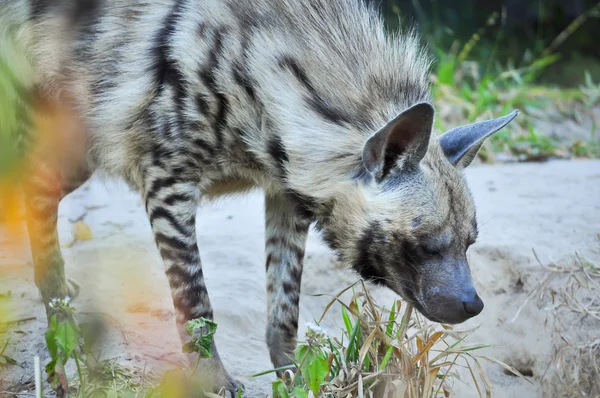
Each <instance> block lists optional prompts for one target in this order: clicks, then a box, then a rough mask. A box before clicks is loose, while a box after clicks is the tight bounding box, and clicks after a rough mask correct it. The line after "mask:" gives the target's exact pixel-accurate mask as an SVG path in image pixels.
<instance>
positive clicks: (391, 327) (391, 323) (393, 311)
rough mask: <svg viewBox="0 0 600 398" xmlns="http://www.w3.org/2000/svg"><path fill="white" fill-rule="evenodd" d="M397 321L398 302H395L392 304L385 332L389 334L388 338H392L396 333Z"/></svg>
mask: <svg viewBox="0 0 600 398" xmlns="http://www.w3.org/2000/svg"><path fill="white" fill-rule="evenodd" d="M395 320H396V301H394V304H392V309H391V310H390V318H389V320H388V325H387V328H386V330H385V334H387V335H388V337H392V333H393V332H394V321H395Z"/></svg>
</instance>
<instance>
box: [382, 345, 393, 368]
mask: <svg viewBox="0 0 600 398" xmlns="http://www.w3.org/2000/svg"><path fill="white" fill-rule="evenodd" d="M393 352H394V347H393V346H389V347H388V349H387V351H386V353H385V356H384V357H383V360H382V361H381V365H379V369H380V370H385V367H386V366H387V363H388V361H389V360H390V358H391V356H392V353H393Z"/></svg>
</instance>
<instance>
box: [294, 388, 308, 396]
mask: <svg viewBox="0 0 600 398" xmlns="http://www.w3.org/2000/svg"><path fill="white" fill-rule="evenodd" d="M293 395H294V397H296V398H308V393H307V392H306V390H304V389H303V388H302V387H296V388H295V389H294V394H293Z"/></svg>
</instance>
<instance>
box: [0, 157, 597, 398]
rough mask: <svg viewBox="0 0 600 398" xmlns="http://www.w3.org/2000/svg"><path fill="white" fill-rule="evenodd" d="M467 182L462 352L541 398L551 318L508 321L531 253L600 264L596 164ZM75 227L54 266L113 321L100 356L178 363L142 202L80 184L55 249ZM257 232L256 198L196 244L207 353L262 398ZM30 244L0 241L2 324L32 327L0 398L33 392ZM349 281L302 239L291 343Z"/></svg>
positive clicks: (315, 244) (83, 301)
mask: <svg viewBox="0 0 600 398" xmlns="http://www.w3.org/2000/svg"><path fill="white" fill-rule="evenodd" d="M467 175H468V179H469V181H470V185H471V188H472V190H473V193H474V196H475V201H476V203H477V206H478V218H479V222H480V227H481V234H480V239H479V241H478V243H477V244H476V245H475V246H473V248H472V249H471V251H470V260H471V268H472V272H473V275H474V279H475V282H476V285H477V287H478V290H479V294H480V295H481V296H482V298H483V299H484V301H485V304H486V307H485V310H484V312H483V313H482V314H481V315H480V316H479V317H477V318H475V319H472V320H470V321H469V322H468V323H466V324H464V325H461V326H460V328H465V329H466V328H469V327H473V326H477V325H481V327H480V328H479V329H478V330H477V331H476V332H474V333H473V334H472V335H471V336H469V338H468V341H469V342H471V343H475V342H482V343H490V344H494V345H495V346H496V347H493V348H490V349H488V350H487V354H489V355H491V356H495V357H496V358H498V359H501V360H503V361H506V362H507V363H509V364H511V365H514V366H516V367H518V368H519V369H520V370H523V371H530V372H531V373H532V374H533V377H530V380H531V381H532V383H528V382H526V381H524V380H521V379H518V378H516V377H513V376H508V375H506V374H505V373H504V372H503V371H502V369H501V368H499V367H497V366H488V367H487V370H488V374H489V377H490V380H491V381H492V383H493V385H494V395H495V396H497V397H513V396H520V397H541V396H543V393H542V389H541V387H540V380H541V378H542V377H543V376H544V372H546V371H547V369H548V366H549V365H551V363H552V358H551V339H550V336H549V332H548V330H547V329H546V328H545V326H544V322H545V320H546V315H547V312H546V311H544V309H543V308H541V306H540V305H538V304H536V303H534V302H532V303H529V304H528V305H527V306H525V307H524V309H523V311H522V312H521V314H520V316H519V317H518V318H517V319H516V320H515V321H514V322H512V323H511V322H510V320H511V319H512V318H513V317H514V315H515V313H516V311H517V310H518V308H519V307H520V306H521V304H522V303H523V302H524V301H525V299H526V297H527V296H528V294H529V292H530V291H532V289H534V288H535V287H536V286H537V284H538V282H539V279H540V275H541V273H540V266H539V265H538V263H537V260H535V258H534V255H533V252H532V249H535V251H536V252H537V254H538V256H539V258H540V260H541V261H542V262H550V261H555V262H560V261H570V259H571V258H572V256H573V254H574V253H575V252H576V251H577V252H578V253H580V254H581V255H582V256H585V257H587V258H589V259H590V260H593V261H596V262H598V260H600V235H599V234H600V161H552V162H549V163H545V164H513V165H495V166H479V165H478V166H473V167H471V168H470V169H469V170H468V173H467ZM81 217H83V220H84V221H85V222H86V223H87V224H88V225H89V226H90V227H91V230H92V233H93V236H94V238H93V239H92V240H89V241H85V242H77V243H75V244H74V245H73V246H72V247H70V248H64V249H63V253H64V257H65V260H66V264H67V272H68V274H69V276H71V277H73V278H74V279H76V280H77V281H78V282H80V284H81V287H82V292H81V295H80V297H79V298H78V299H77V300H76V306H77V307H78V308H81V309H82V310H85V309H86V308H88V309H89V308H90V306H91V305H92V303H93V304H95V306H96V308H102V311H104V312H106V313H110V314H111V315H112V317H114V319H115V320H114V322H113V323H112V325H111V327H112V330H113V332H112V333H111V335H110V339H109V341H108V342H107V343H105V344H104V345H103V352H104V357H105V358H116V359H117V360H118V362H119V363H122V364H124V365H125V366H129V367H132V368H134V369H136V370H137V372H138V373H139V372H143V371H145V372H149V371H150V370H152V369H155V370H156V371H158V369H159V368H161V367H162V366H165V365H170V364H175V363H177V361H178V360H180V359H181V355H180V354H178V353H179V352H180V348H179V342H178V337H177V335H176V332H175V328H174V319H173V313H172V305H171V301H170V295H169V290H168V285H167V281H166V278H165V276H164V273H163V270H162V264H161V261H160V259H159V255H158V252H157V250H156V248H155V246H154V244H153V240H152V235H151V231H150V226H149V223H148V221H147V219H146V216H145V213H144V210H143V208H142V206H141V203H140V201H139V198H138V196H137V195H135V194H133V193H131V192H129V191H128V190H127V189H126V188H125V187H123V186H121V185H118V184H113V183H109V184H105V183H101V182H99V181H98V180H96V179H93V180H92V181H90V182H88V184H86V185H85V186H84V187H82V188H81V189H80V190H78V191H76V192H75V193H73V194H72V195H71V196H69V197H68V198H67V199H65V200H64V201H63V203H62V204H61V208H60V220H59V233H60V236H61V242H62V243H63V244H65V245H68V244H69V243H70V242H71V240H72V234H71V225H72V221H73V220H76V219H79V218H81ZM0 228H1V225H0ZM263 232H264V226H263V199H262V196H261V194H260V193H258V192H257V193H254V194H251V195H248V196H244V197H238V198H230V199H223V200H220V201H218V202H214V203H210V204H206V205H205V206H203V208H202V209H201V210H200V214H199V217H198V240H199V246H200V252H201V255H202V260H203V264H204V269H205V275H206V279H207V285H208V288H209V292H210V296H211V300H212V302H213V306H214V310H215V316H216V321H217V322H218V324H219V329H218V332H217V344H218V347H219V349H220V353H221V356H222V357H223V358H224V362H225V364H226V366H227V367H228V369H229V370H230V372H231V373H232V374H233V375H235V376H236V377H238V378H240V379H242V380H243V382H244V384H245V385H246V393H247V396H249V397H257V396H259V397H264V396H265V395H266V394H268V392H269V390H270V381H271V380H272V376H264V377H261V378H257V379H246V378H245V377H246V376H248V375H249V374H252V373H255V372H259V371H263V370H267V369H270V367H271V364H270V361H269V356H268V352H267V348H266V344H265V342H264V337H263V336H264V327H265V319H266V315H265V275H264V260H265V259H264V254H263V247H264V241H263ZM26 241H27V237H26V231H25V228H24V227H23V228H22V229H21V230H18V231H11V232H10V234H9V233H8V231H7V230H6V229H0V276H1V278H0V313H4V314H5V313H6V310H7V309H8V310H9V317H10V318H11V319H9V320H16V319H23V318H30V317H34V318H35V319H34V320H29V321H26V322H23V323H20V324H17V325H16V326H15V327H14V328H13V329H12V331H11V332H9V335H10V336H11V338H12V341H13V344H11V346H10V347H9V349H8V352H7V353H8V354H9V355H11V356H12V357H14V358H15V359H16V360H17V361H18V362H19V366H14V367H11V368H9V369H8V370H4V371H2V370H0V372H3V373H2V374H1V375H0V391H1V389H8V388H10V387H11V386H14V385H15V384H16V383H20V384H24V383H27V382H29V381H30V380H31V378H32V375H33V371H32V362H33V356H34V354H36V353H37V354H40V355H42V357H43V359H42V360H43V361H45V358H46V354H45V348H44V341H43V336H42V330H43V328H44V327H45V315H44V311H43V306H42V305H41V302H40V301H39V298H38V294H37V290H36V289H35V286H34V284H33V270H32V266H31V259H30V255H29V249H28V244H27V243H26ZM356 280H357V276H356V275H355V274H354V273H352V272H350V271H348V270H346V269H344V268H343V266H342V265H340V264H336V262H335V259H334V257H333V255H332V253H331V252H330V251H329V250H328V249H327V248H326V247H325V246H324V245H323V244H322V243H321V242H320V240H319V237H318V235H317V234H316V233H311V235H310V237H309V243H308V248H307V254H306V261H305V272H304V276H303V283H302V291H303V293H302V298H301V322H300V324H301V330H300V334H301V335H303V332H304V327H305V326H304V324H305V322H307V321H310V320H313V319H315V318H319V317H320V315H321V312H322V310H323V308H324V306H325V304H326V303H327V302H328V301H329V299H328V298H326V297H314V296H313V295H314V294H319V293H327V294H335V293H337V292H338V291H339V290H341V289H342V288H343V287H345V286H347V285H349V284H351V283H353V282H354V281H356ZM9 291H10V297H7V296H8V292H9ZM374 292H375V296H376V297H377V299H378V302H379V303H380V304H388V305H389V304H391V303H392V301H393V300H394V299H395V296H394V295H393V294H392V293H391V292H389V291H387V290H385V289H378V288H374ZM336 315H337V314H336V313H335V312H333V313H332V314H331V316H329V317H328V318H327V319H326V321H325V323H324V326H325V328H326V329H328V330H337V329H338V327H340V326H341V322H340V321H339V317H338V316H336ZM144 369H145V370H144ZM455 390H456V391H457V392H458V396H461V397H471V396H477V393H476V391H475V390H474V389H473V388H472V386H469V385H465V384H462V383H457V384H456V385H455ZM2 394H3V393H2V392H0V396H2Z"/></svg>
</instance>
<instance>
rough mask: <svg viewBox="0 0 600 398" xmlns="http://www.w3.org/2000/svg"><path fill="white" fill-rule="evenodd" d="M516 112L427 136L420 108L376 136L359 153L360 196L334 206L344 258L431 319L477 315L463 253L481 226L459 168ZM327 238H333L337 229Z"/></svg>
mask: <svg viewBox="0 0 600 398" xmlns="http://www.w3.org/2000/svg"><path fill="white" fill-rule="evenodd" d="M517 114H518V112H517V111H514V112H513V113H511V114H510V115H508V116H505V117H502V118H499V119H495V120H488V121H485V122H480V123H476V124H472V125H468V126H463V127H458V128H455V129H453V130H450V131H448V132H446V133H445V134H443V135H441V136H439V137H432V125H433V117H434V110H433V107H432V106H431V105H430V104H428V103H420V104H417V105H414V106H413V107H411V108H409V109H408V110H406V111H404V112H403V113H402V114H400V115H399V116H398V117H396V118H395V119H394V120H392V121H391V122H389V123H388V124H387V125H386V126H385V127H383V128H382V129H381V130H379V131H378V132H376V133H375V134H374V135H372V136H371V137H370V138H369V139H368V140H367V142H366V143H365V145H364V148H363V153H362V161H363V162H362V163H363V165H362V170H363V175H362V177H361V180H362V182H361V183H360V184H359V188H358V189H360V191H361V192H360V194H359V195H348V196H352V197H358V198H359V199H356V200H353V199H350V198H348V199H340V201H336V205H335V207H334V210H333V212H334V214H332V216H333V217H332V219H334V220H335V222H334V224H336V226H334V227H333V228H334V229H337V230H338V231H339V232H342V231H344V232H342V233H341V236H344V238H343V240H344V242H343V243H342V242H339V243H340V244H339V245H338V252H339V253H340V255H341V257H342V258H343V259H345V260H349V261H350V262H351V264H352V266H353V267H354V269H355V270H356V271H358V272H359V273H360V274H361V275H362V277H363V278H365V279H367V280H371V281H374V282H377V283H380V284H384V285H386V286H388V287H389V288H391V289H392V290H393V291H395V292H396V293H398V294H399V295H401V296H403V297H404V298H405V299H406V300H409V301H410V302H412V303H413V304H414V306H415V307H416V308H417V309H418V310H419V311H420V312H421V313H422V314H423V315H425V316H426V317H427V318H429V319H430V320H432V321H436V322H443V323H454V324H456V323H461V322H464V321H465V320H467V319H469V318H471V317H473V316H476V315H478V314H479V313H480V312H481V311H482V310H483V301H482V300H481V298H480V297H479V296H478V294H477V291H476V290H475V287H474V286H473V281H472V279H471V272H470V268H469V264H468V261H467V255H466V252H467V249H468V248H469V246H470V245H471V244H473V243H474V242H475V239H476V237H477V223H476V219H475V207H474V204H473V200H472V198H471V194H470V191H469V189H468V187H467V185H466V181H465V179H464V177H463V173H462V171H463V169H464V168H465V167H467V166H468V165H469V164H470V163H471V162H472V160H473V159H474V158H475V156H476V154H477V152H478V150H479V148H480V147H481V145H482V143H483V142H484V140H485V139H486V138H488V137H489V136H490V135H492V134H493V133H495V132H497V131H498V130H500V129H501V128H503V127H504V126H505V125H507V124H508V123H509V122H510V121H511V120H512V119H514V118H515V117H516V116H517ZM336 208H337V209H336ZM328 234H329V238H330V240H332V236H334V235H336V231H327V229H325V236H326V238H327V235H328ZM338 236H340V235H338Z"/></svg>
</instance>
